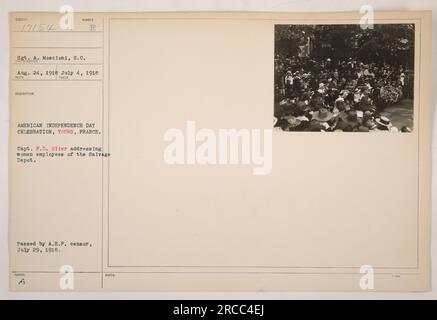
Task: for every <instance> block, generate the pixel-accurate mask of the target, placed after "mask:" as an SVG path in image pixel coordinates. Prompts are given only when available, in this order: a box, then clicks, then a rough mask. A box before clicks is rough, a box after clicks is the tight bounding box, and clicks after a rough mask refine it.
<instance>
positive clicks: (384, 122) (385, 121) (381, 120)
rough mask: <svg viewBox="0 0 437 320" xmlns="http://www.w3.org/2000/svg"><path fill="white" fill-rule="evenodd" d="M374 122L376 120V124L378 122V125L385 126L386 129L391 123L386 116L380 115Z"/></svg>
mask: <svg viewBox="0 0 437 320" xmlns="http://www.w3.org/2000/svg"><path fill="white" fill-rule="evenodd" d="M375 122H376V123H377V124H379V125H380V126H383V127H385V128H387V129H390V128H391V126H392V124H391V122H390V119H389V118H387V117H384V116H381V117H379V118H376V119H375Z"/></svg>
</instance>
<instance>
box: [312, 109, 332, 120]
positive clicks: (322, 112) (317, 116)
mask: <svg viewBox="0 0 437 320" xmlns="http://www.w3.org/2000/svg"><path fill="white" fill-rule="evenodd" d="M332 117H334V114H333V113H332V112H330V111H328V109H326V108H320V109H319V111H316V112H314V113H313V119H314V120H318V121H322V122H325V121H329V120H331V119H332Z"/></svg>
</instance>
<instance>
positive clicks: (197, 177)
mask: <svg viewBox="0 0 437 320" xmlns="http://www.w3.org/2000/svg"><path fill="white" fill-rule="evenodd" d="M360 19H361V15H360V14H359V13H329V14H327V13H326V14H325V13H324V14H322V13H320V14H314V13H311V14H305V13H299V14H298V13H76V12H74V13H71V14H70V13H68V12H67V13H63V14H60V13H36V12H35V13H30V12H14V13H11V15H10V46H11V47H10V53H11V55H10V111H11V112H10V115H11V116H10V117H11V118H10V200H11V201H10V235H9V239H10V244H9V247H10V287H11V290H14V291H58V290H59V291H62V290H78V291H81V290H84V291H86V290H93V291H95V290H107V291H118V290H145V291H295V290H314V291H319V290H329V291H360V290H370V291H427V290H429V289H430V279H429V264H430V258H429V239H430V232H429V226H430V225H429V213H430V157H431V156H430V137H431V134H430V132H431V106H430V101H431V100H430V97H431V68H430V65H431V14H430V13H429V12H396V13H395V12H376V13H375V24H395V23H397V24H412V25H414V36H415V47H414V53H415V54H414V103H413V104H412V108H413V114H414V120H413V121H414V125H413V128H412V132H409V133H403V132H368V133H364V132H338V131H337V132H309V131H307V132H288V131H287V132H284V131H278V130H273V131H269V130H271V129H273V126H272V124H273V116H274V105H275V97H274V95H275V85H274V83H275V79H274V77H275V73H274V68H275V25H321V24H323V25H333V24H358V23H360ZM224 129H235V130H237V131H238V130H241V129H248V130H247V132H249V137H248V140H247V141H251V143H252V144H250V146H248V148H249V149H248V150H250V153H249V155H248V158H247V159H246V161H243V160H244V159H243V160H241V159H235V163H232V161H230V160H229V161H225V160H224V159H225V156H223V152H224V151H227V152H228V153H227V154H226V156H229V157H231V156H232V152H233V151H235V150H231V148H227V147H223V145H221V144H220V143H221V142H223V140H221V135H220V132H222V133H223V132H224V131H223V130H224ZM202 130H203V131H202ZM221 130H222V131H221ZM257 130H258V131H257ZM259 133H260V135H259V136H257V134H259ZM196 135H197V136H196ZM177 137H179V138H181V139H183V140H180V141H182V144H181V145H180V146H181V147H182V149H183V151H184V153H183V157H182V158H180V157H179V158H178V157H177V151H176V149H177V147H178V146H177V145H176V140H177V139H179V138H177ZM193 137H194V138H193ZM196 137H197V140H193V139H196ZM202 137H203V138H202ZM207 137H212V138H211V139H210V140H209V143H211V145H209V147H211V149H210V150H212V148H214V150H216V151H217V153H216V154H215V155H211V154H209V155H208V157H206V158H202V157H201V156H200V155H199V154H202V150H200V151H199V147H200V145H201V144H202V142H205V141H206V140H208V139H207ZM257 137H258V138H259V139H258V140H257V139H256V138H257ZM269 137H271V142H272V144H271V163H270V164H269V163H268V157H264V158H263V159H262V158H260V157H258V158H257V157H256V155H257V154H258V156H260V155H263V154H264V156H265V155H266V153H268V152H269V148H268V139H269ZM213 140H214V141H213ZM243 140H244V138H243V139H242V140H241V141H243ZM193 141H194V142H193ZM256 141H259V142H260V143H261V147H262V148H261V149H260V150H257V149H256V148H257V146H256V143H255V142H256ZM171 142H173V143H174V144H173V147H174V148H175V149H173V150H169V149H168V148H169V146H170V145H171ZM240 147H241V149H240V150H239V151H241V153H243V152H244V150H243V149H244V146H241V145H240ZM182 149H181V150H182ZM256 151H258V152H256ZM166 152H167V154H166ZM241 153H240V156H241ZM198 155H199V156H198ZM167 156H169V157H170V158H171V159H170V160H169V159H168V157H167ZM172 156H173V158H172ZM179 156H180V154H179ZM166 157H167V158H166ZM220 157H222V158H220ZM172 159H173V160H172ZM199 159H200V160H199ZM202 159H203V161H204V162H203V163H202ZM220 160H223V161H220ZM240 160H241V161H240ZM256 160H258V162H257V161H256ZM172 161H173V162H174V163H171V162H172ZM260 168H261V169H260ZM262 168H264V169H266V170H265V171H264V172H263V170H262ZM256 169H259V170H258V173H260V172H261V173H260V174H256V172H257V170H256Z"/></svg>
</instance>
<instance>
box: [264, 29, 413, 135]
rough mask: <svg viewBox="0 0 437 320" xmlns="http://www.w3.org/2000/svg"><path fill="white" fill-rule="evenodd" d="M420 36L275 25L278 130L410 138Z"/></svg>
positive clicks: (394, 31) (392, 31)
mask: <svg viewBox="0 0 437 320" xmlns="http://www.w3.org/2000/svg"><path fill="white" fill-rule="evenodd" d="M366 27H367V28H366ZM414 29H415V28H414V24H375V25H368V26H361V25H359V24H344V25H343V24H342V25H340V24H335V25H275V61H274V68H275V70H274V75H275V87H274V97H275V102H274V103H275V105H274V120H273V121H274V128H275V130H278V131H316V132H376V131H385V132H406V133H407V132H412V130H413V123H414V50H415V46H414V45H415V41H414Z"/></svg>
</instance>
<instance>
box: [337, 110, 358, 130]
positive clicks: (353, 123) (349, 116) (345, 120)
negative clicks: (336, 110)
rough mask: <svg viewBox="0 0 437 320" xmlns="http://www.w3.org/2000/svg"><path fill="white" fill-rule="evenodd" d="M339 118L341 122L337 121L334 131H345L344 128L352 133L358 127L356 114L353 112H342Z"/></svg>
mask: <svg viewBox="0 0 437 320" xmlns="http://www.w3.org/2000/svg"><path fill="white" fill-rule="evenodd" d="M339 118H340V119H341V121H338V123H337V127H336V129H342V130H345V129H346V128H350V129H351V131H353V130H354V129H356V128H358V127H359V126H360V122H359V120H358V114H357V112H356V111H355V110H350V111H349V112H342V113H340V115H339Z"/></svg>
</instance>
